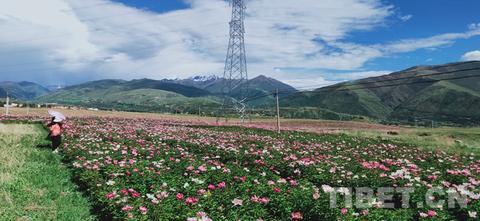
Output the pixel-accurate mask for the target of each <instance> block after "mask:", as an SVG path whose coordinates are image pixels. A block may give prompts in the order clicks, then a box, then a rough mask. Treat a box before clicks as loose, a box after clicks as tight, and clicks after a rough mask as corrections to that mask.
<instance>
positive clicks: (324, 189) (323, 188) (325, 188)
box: [322, 185, 334, 193]
mask: <svg viewBox="0 0 480 221" xmlns="http://www.w3.org/2000/svg"><path fill="white" fill-rule="evenodd" d="M322 190H323V192H325V193H331V192H333V191H334V189H333V188H332V187H331V186H329V185H322Z"/></svg>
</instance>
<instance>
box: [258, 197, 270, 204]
mask: <svg viewBox="0 0 480 221" xmlns="http://www.w3.org/2000/svg"><path fill="white" fill-rule="evenodd" d="M268 202H270V199H268V198H267V197H262V198H260V203H261V204H268Z"/></svg>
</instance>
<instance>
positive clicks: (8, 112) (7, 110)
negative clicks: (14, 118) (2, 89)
mask: <svg viewBox="0 0 480 221" xmlns="http://www.w3.org/2000/svg"><path fill="white" fill-rule="evenodd" d="M9 114H10V97H9V96H8V93H7V100H6V104H5V116H7V117H8V115H9Z"/></svg>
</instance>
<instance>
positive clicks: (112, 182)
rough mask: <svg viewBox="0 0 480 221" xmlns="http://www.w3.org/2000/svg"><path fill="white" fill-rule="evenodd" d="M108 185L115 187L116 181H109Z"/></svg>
mask: <svg viewBox="0 0 480 221" xmlns="http://www.w3.org/2000/svg"><path fill="white" fill-rule="evenodd" d="M107 185H108V186H113V185H115V181H113V180H109V181H108V182H107Z"/></svg>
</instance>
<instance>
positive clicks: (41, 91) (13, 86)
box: [0, 81, 50, 100]
mask: <svg viewBox="0 0 480 221" xmlns="http://www.w3.org/2000/svg"><path fill="white" fill-rule="evenodd" d="M49 92H50V90H49V89H47V88H45V87H43V86H41V85H39V84H35V83H32V82H27V81H22V82H11V81H4V82H0V97H6V96H7V93H8V95H9V96H10V97H12V98H16V99H19V100H32V99H35V98H37V97H40V96H43V95H45V94H47V93H49Z"/></svg>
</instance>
